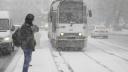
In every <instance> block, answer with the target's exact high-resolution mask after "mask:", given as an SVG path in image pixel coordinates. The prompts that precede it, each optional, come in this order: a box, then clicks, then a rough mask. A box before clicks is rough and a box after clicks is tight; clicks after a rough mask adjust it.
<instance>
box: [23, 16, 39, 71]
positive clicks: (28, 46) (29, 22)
mask: <svg viewBox="0 0 128 72" xmlns="http://www.w3.org/2000/svg"><path fill="white" fill-rule="evenodd" d="M33 20H34V15H33V14H28V15H27V16H26V18H25V22H24V24H23V25H22V26H21V29H20V35H21V37H20V40H21V48H22V49H23V52H24V65H23V72H28V68H29V66H30V62H31V57H32V52H33V51H35V45H36V40H35V38H34V33H35V32H38V31H39V28H38V27H37V26H36V25H34V24H33Z"/></svg>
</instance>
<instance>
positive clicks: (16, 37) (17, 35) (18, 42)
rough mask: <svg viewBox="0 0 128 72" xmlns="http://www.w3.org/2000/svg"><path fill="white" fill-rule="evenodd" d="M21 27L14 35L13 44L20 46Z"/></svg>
mask: <svg viewBox="0 0 128 72" xmlns="http://www.w3.org/2000/svg"><path fill="white" fill-rule="evenodd" d="M20 36H21V35H20V28H18V29H17V30H16V31H15V32H14V33H13V35H12V39H13V44H14V46H16V47H20V46H21V37H20Z"/></svg>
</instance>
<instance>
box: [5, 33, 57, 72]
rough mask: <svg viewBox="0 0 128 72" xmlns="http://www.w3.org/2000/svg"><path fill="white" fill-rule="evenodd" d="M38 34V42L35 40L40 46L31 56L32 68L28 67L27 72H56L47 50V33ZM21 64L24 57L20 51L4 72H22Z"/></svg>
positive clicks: (48, 45) (48, 46)
mask: <svg viewBox="0 0 128 72" xmlns="http://www.w3.org/2000/svg"><path fill="white" fill-rule="evenodd" d="M39 34H40V38H39V39H40V40H37V43H38V45H39V43H40V46H37V47H36V50H35V52H33V54H32V61H31V64H32V66H31V67H29V72H58V71H57V68H56V65H55V63H54V61H53V58H52V55H51V52H50V49H49V48H50V44H49V41H48V38H47V32H45V31H40V32H39ZM39 34H38V35H39ZM23 62H24V56H23V52H22V50H20V51H19V52H18V53H17V54H16V56H15V58H14V59H13V61H12V62H11V64H10V65H9V67H8V68H7V70H6V71H5V72H22V68H23Z"/></svg>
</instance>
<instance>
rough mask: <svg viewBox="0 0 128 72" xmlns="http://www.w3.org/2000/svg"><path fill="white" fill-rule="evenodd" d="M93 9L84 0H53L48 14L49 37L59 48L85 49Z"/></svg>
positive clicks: (54, 45)
mask: <svg viewBox="0 0 128 72" xmlns="http://www.w3.org/2000/svg"><path fill="white" fill-rule="evenodd" d="M91 16H92V12H91V10H89V9H88V8H87V5H86V4H85V3H84V2H83V0H56V1H53V2H52V4H51V7H50V11H49V14H48V22H49V28H48V38H49V40H50V42H51V45H52V47H54V48H56V49H57V50H65V49H68V50H69V49H73V50H85V48H86V44H87V37H88V34H87V33H88V24H87V18H88V17H91Z"/></svg>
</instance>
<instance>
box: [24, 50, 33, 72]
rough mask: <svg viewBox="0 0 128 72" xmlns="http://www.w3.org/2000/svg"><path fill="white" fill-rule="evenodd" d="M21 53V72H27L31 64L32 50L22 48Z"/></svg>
mask: <svg viewBox="0 0 128 72" xmlns="http://www.w3.org/2000/svg"><path fill="white" fill-rule="evenodd" d="M23 52H24V65H23V71H22V72H28V68H29V64H30V62H31V57H32V49H30V48H24V49H23Z"/></svg>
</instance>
